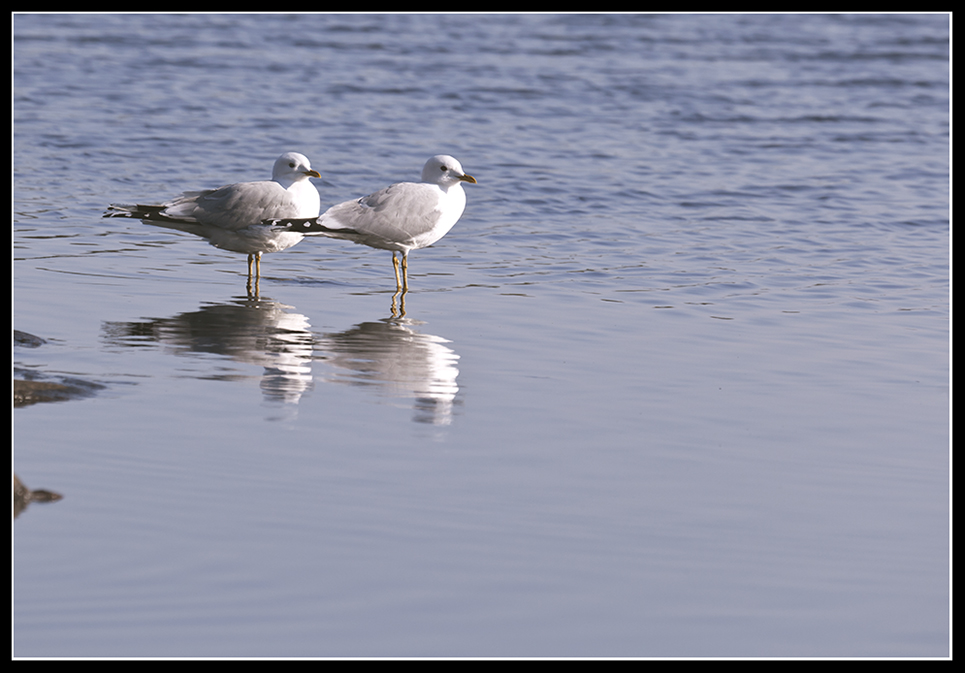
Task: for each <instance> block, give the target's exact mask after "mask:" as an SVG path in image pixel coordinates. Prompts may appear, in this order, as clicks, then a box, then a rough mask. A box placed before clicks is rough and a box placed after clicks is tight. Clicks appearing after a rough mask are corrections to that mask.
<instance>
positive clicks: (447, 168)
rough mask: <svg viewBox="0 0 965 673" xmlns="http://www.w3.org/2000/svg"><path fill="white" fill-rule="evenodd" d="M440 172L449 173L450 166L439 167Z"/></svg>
mask: <svg viewBox="0 0 965 673" xmlns="http://www.w3.org/2000/svg"><path fill="white" fill-rule="evenodd" d="M439 170H440V171H448V170H449V167H448V166H439Z"/></svg>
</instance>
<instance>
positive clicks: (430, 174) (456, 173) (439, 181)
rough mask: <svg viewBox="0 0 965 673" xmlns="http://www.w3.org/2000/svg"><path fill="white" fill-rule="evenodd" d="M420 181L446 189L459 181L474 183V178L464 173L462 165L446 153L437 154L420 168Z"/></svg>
mask: <svg viewBox="0 0 965 673" xmlns="http://www.w3.org/2000/svg"><path fill="white" fill-rule="evenodd" d="M422 181H423V182H429V183H432V184H434V185H439V186H440V187H442V188H443V189H447V188H448V187H451V186H452V185H455V184H458V183H459V182H471V183H473V184H476V178H474V177H472V176H471V175H466V174H465V173H464V172H463V171H462V165H461V164H460V163H459V162H458V161H456V160H455V159H453V158H452V157H450V156H449V155H447V154H437V155H436V156H434V157H432V158H431V159H429V161H427V162H426V165H425V166H424V167H423V168H422Z"/></svg>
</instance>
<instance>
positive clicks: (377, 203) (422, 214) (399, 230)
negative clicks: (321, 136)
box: [270, 154, 476, 292]
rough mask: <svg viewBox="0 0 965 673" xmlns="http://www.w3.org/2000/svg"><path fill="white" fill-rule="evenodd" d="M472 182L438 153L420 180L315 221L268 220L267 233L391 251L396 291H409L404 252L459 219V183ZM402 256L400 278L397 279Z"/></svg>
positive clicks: (442, 233)
mask: <svg viewBox="0 0 965 673" xmlns="http://www.w3.org/2000/svg"><path fill="white" fill-rule="evenodd" d="M464 182H469V183H472V184H476V179H475V178H474V177H472V176H471V175H466V173H465V172H464V171H463V170H462V165H461V164H460V163H459V162H458V161H456V160H455V159H453V158H452V157H450V156H448V155H445V154H438V155H436V156H434V157H432V158H431V159H429V160H428V161H427V162H426V165H425V167H423V169H422V182H398V183H396V184H394V185H390V186H388V187H386V188H385V189H380V190H379V191H377V192H375V193H374V194H369V195H368V196H363V197H362V198H360V199H356V200H353V201H346V202H344V203H340V204H338V205H335V206H332V207H331V208H329V209H328V210H326V211H325V212H324V213H322V215H321V216H319V217H315V218H295V217H285V218H277V219H272V220H270V224H271V225H272V229H273V230H276V231H280V232H292V233H293V234H295V233H297V234H299V235H304V236H327V237H329V238H341V239H345V240H348V241H352V242H354V243H360V244H362V245H367V246H369V247H372V248H379V249H382V250H391V251H392V268H393V269H394V270H395V289H396V292H399V291H400V290H401V291H402V292H407V291H408V289H409V276H408V268H409V262H408V258H409V251H410V250H419V249H420V248H425V247H427V246H430V245H432V244H433V243H435V242H436V241H438V240H439V239H440V238H442V237H443V236H445V235H446V234H447V233H448V232H449V230H450V229H452V227H453V225H455V224H456V222H458V221H459V218H460V217H461V216H462V212H463V210H465V208H466V193H465V192H464V191H463V189H462V183H464ZM397 252H398V253H401V254H400V256H401V267H402V275H401V278H400V275H399V266H400V262H399V259H397V258H396V256H395V253H397Z"/></svg>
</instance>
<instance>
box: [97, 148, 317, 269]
mask: <svg viewBox="0 0 965 673" xmlns="http://www.w3.org/2000/svg"><path fill="white" fill-rule="evenodd" d="M318 177H321V176H320V175H319V173H318V171H313V170H312V166H311V164H310V163H309V162H308V159H307V158H306V157H305V155H303V154H299V153H298V152H287V153H285V154H283V155H281V156H280V157H278V159H277V160H276V161H275V166H274V168H273V169H272V172H271V180H263V181H261V182H239V183H236V184H233V185H225V186H224V187H219V188H218V189H206V190H204V191H200V192H185V193H184V194H182V195H181V196H179V197H178V198H176V199H174V200H172V201H168V202H167V203H163V204H161V205H159V206H141V205H137V206H111V207H110V210H109V211H108V212H107V214H106V215H105V216H104V217H134V218H139V219H142V220H144V221H146V222H149V223H150V224H156V225H158V226H161V227H167V228H169V229H177V230H178V231H186V232H187V233H189V234H194V235H196V236H201V237H202V238H205V239H207V240H208V242H209V243H210V244H211V245H213V246H215V247H216V248H221V249H223V250H231V251H232V252H241V253H245V254H247V255H248V276H249V277H250V276H251V263H252V261H254V262H255V275H256V277H258V276H260V275H261V254H262V253H263V252H278V251H281V250H286V249H288V248H290V247H292V246H293V245H295V244H296V243H298V242H299V241H301V240H302V238H303V236H302V235H301V234H299V233H296V232H287V231H279V230H277V229H272V228H271V227H270V226H266V225H264V224H262V220H265V219H268V218H274V217H318V213H319V210H320V209H321V203H320V199H319V196H318V190H317V189H315V186H314V185H313V184H312V183H310V182H309V181H308V178H318Z"/></svg>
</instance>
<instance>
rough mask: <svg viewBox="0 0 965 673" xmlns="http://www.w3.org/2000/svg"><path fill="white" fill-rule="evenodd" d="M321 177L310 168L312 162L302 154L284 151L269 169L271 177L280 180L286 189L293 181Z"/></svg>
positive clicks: (276, 180)
mask: <svg viewBox="0 0 965 673" xmlns="http://www.w3.org/2000/svg"><path fill="white" fill-rule="evenodd" d="M320 177H322V176H321V174H320V173H319V172H318V171H313V170H312V164H311V162H310V161H309V160H308V157H306V156H305V155H304V154H299V153H298V152H285V153H284V154H283V155H281V156H280V157H278V159H277V160H276V161H275V167H274V168H272V169H271V179H272V180H274V181H275V182H280V183H281V184H282V185H284V186H285V188H286V189H287V188H288V187H289V186H290V185H292V184H293V183H295V182H301V181H302V180H307V179H308V178H320Z"/></svg>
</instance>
